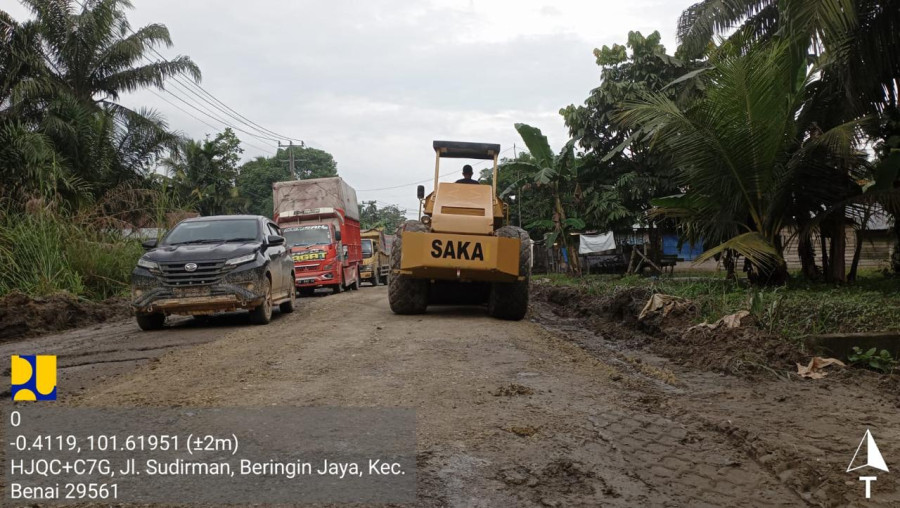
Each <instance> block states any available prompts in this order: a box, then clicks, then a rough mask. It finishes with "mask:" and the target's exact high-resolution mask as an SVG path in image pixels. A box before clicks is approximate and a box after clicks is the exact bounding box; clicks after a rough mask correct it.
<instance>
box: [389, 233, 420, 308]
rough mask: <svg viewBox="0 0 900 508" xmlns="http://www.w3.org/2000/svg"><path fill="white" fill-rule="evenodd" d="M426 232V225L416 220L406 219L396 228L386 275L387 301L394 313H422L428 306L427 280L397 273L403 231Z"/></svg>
mask: <svg viewBox="0 0 900 508" xmlns="http://www.w3.org/2000/svg"><path fill="white" fill-rule="evenodd" d="M404 231H412V232H415V233H427V232H428V227H426V226H425V224H422V223H421V222H419V221H417V220H411V221H406V222H404V223H403V224H401V225H400V227H399V228H397V238H396V239H395V240H394V246H393V248H392V249H391V275H390V276H389V277H388V303H390V305H391V310H392V311H394V313H395V314H424V313H425V309H426V308H428V280H427V279H416V278H412V277H410V276H408V275H401V274H399V273H397V272H398V271H399V270H400V259H401V256H402V250H403V232H404Z"/></svg>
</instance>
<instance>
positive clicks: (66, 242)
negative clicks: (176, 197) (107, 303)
mask: <svg viewBox="0 0 900 508" xmlns="http://www.w3.org/2000/svg"><path fill="white" fill-rule="evenodd" d="M142 252H143V250H142V248H141V245H140V243H139V242H138V241H137V240H133V239H126V238H123V237H122V234H121V231H120V229H119V228H118V227H115V226H113V225H110V224H109V223H102V222H101V223H92V222H90V221H88V220H86V219H82V218H79V217H77V216H66V215H62V214H57V213H54V212H50V211H41V212H38V213H34V214H32V213H6V214H0V296H2V295H5V294H7V293H9V292H11V291H21V292H23V293H25V294H27V295H29V296H32V297H39V296H47V295H50V294H54V293H58V292H67V293H71V294H73V295H75V296H79V297H85V298H89V299H93V300H102V299H106V298H110V297H113V296H118V295H122V294H125V293H126V292H127V291H128V287H129V279H130V276H131V270H132V269H133V268H134V264H135V263H136V262H137V259H138V258H139V257H140V256H141V254H142Z"/></svg>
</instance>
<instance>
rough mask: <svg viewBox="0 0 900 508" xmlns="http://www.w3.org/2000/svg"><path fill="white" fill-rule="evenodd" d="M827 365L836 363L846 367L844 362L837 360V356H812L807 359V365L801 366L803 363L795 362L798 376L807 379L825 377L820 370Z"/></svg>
mask: <svg viewBox="0 0 900 508" xmlns="http://www.w3.org/2000/svg"><path fill="white" fill-rule="evenodd" d="M829 365H838V366H840V367H846V366H847V365H845V364H844V362H842V361H840V360H838V359H837V358H822V357H821V356H814V357H813V359H812V360H810V361H809V365H807V366H805V367H804V366H803V364H800V363H798V364H797V374H798V375H799V376H800V377H805V378H809V379H822V378H823V377H825V375H826V373H825V372H823V371H822V369H824V368H825V367H828V366H829Z"/></svg>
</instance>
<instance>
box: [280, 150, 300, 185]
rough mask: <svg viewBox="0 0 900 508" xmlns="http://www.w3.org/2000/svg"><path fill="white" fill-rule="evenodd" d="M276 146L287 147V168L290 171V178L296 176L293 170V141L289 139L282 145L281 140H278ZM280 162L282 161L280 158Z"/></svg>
mask: <svg viewBox="0 0 900 508" xmlns="http://www.w3.org/2000/svg"><path fill="white" fill-rule="evenodd" d="M278 148H287V149H288V157H289V159H288V169H289V170H290V172H291V178H297V173H295V172H294V142H293V141H289V142H288V144H286V145H282V144H281V141H279V142H278ZM281 162H284V160H282V161H281Z"/></svg>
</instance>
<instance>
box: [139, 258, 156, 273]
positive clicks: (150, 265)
mask: <svg viewBox="0 0 900 508" xmlns="http://www.w3.org/2000/svg"><path fill="white" fill-rule="evenodd" d="M137 265H138V266H140V267H141V268H146V269H148V270H159V264H157V262H156V261H150V260H149V259H144V258H140V259H138V262H137Z"/></svg>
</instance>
